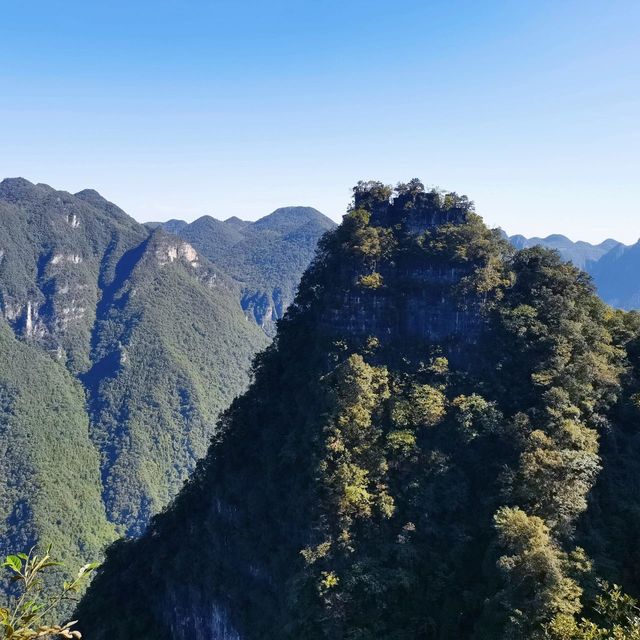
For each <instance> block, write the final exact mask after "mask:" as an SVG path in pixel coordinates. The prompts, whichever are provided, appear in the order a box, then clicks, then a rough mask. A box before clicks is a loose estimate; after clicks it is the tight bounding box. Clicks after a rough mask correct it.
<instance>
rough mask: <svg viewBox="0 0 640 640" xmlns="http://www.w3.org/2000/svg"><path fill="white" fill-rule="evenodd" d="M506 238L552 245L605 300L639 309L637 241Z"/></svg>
mask: <svg viewBox="0 0 640 640" xmlns="http://www.w3.org/2000/svg"><path fill="white" fill-rule="evenodd" d="M505 237H506V234H505ZM509 241H510V242H511V244H513V246H514V247H516V248H517V249H523V248H526V247H534V246H543V247H547V248H548V249H555V250H556V251H558V253H560V255H561V256H562V258H563V259H564V260H570V261H571V262H572V263H573V264H574V265H575V266H576V267H579V268H580V269H584V270H585V271H586V272H587V273H588V274H590V275H591V276H592V278H593V281H594V283H595V285H596V289H597V291H598V295H599V296H600V297H601V298H602V299H603V300H604V301H605V302H606V303H607V304H610V305H612V306H613V307H617V308H619V309H626V310H628V311H629V310H631V309H640V242H638V243H637V244H634V245H631V246H625V245H624V244H622V243H621V242H618V241H617V240H611V239H609V240H605V241H604V242H601V243H600V244H597V245H592V244H589V243H588V242H580V241H579V242H572V241H571V240H569V238H567V237H566V236H561V235H551V236H548V237H546V238H525V237H524V236H520V235H517V236H511V237H510V238H509Z"/></svg>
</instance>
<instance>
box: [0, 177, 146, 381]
mask: <svg viewBox="0 0 640 640" xmlns="http://www.w3.org/2000/svg"><path fill="white" fill-rule="evenodd" d="M146 236H147V232H146V230H145V229H144V227H142V225H139V224H138V223H137V222H135V221H134V220H133V219H131V218H129V216H127V215H126V214H125V213H124V212H123V211H122V210H120V209H119V208H118V207H116V206H115V205H113V204H111V203H109V202H107V201H106V200H104V198H102V197H100V196H99V195H98V194H97V193H96V192H92V191H85V192H81V193H80V194H77V195H75V196H73V195H71V194H69V193H66V192H63V191H55V190H54V189H52V188H51V187H49V186H47V185H42V184H39V185H34V184H31V183H30V182H28V181H27V180H24V179H22V178H15V179H7V180H3V181H2V182H1V183H0V254H1V255H2V258H1V259H0V312H1V314H2V317H4V318H5V319H6V320H7V321H8V322H9V324H10V325H11V326H12V327H13V329H14V331H16V333H17V334H19V335H21V336H22V337H24V338H25V339H26V340H28V341H31V342H33V343H35V344H37V345H38V346H40V347H41V348H44V349H45V350H47V351H49V352H51V353H53V354H55V356H56V357H57V358H58V359H59V360H60V361H61V362H62V363H63V364H66V365H67V366H68V368H69V369H70V370H71V371H72V372H74V373H78V372H82V371H86V369H87V368H88V367H89V366H90V350H91V346H90V345H91V331H92V328H93V323H94V320H95V310H96V306H97V303H98V300H99V298H100V291H101V288H102V287H104V286H105V285H108V283H109V282H110V281H111V279H112V278H113V276H114V269H115V265H116V263H117V262H118V260H119V259H120V258H121V257H122V255H123V254H124V253H125V252H126V251H128V250H130V249H131V248H133V247H134V246H137V245H138V244H139V243H140V242H142V241H143V240H144V238H145V237H146Z"/></svg>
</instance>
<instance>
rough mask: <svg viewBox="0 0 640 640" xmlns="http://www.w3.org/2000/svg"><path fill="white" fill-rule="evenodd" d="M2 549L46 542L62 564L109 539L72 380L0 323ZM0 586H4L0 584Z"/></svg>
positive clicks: (94, 553) (80, 559) (93, 456)
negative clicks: (55, 552)
mask: <svg viewBox="0 0 640 640" xmlns="http://www.w3.org/2000/svg"><path fill="white" fill-rule="evenodd" d="M0 455H1V456H2V465H0V540H1V541H2V542H1V546H2V550H3V551H7V550H15V549H27V550H28V549H29V548H30V547H31V546H33V545H34V544H36V543H40V542H41V541H47V543H48V544H52V545H53V546H54V547H55V548H56V551H57V553H58V557H59V558H60V560H62V561H63V562H67V563H69V564H70V565H71V566H80V565H82V564H84V563H86V562H89V561H92V560H93V559H94V558H96V557H100V556H101V554H102V552H103V548H104V546H105V545H106V544H107V543H108V542H111V541H112V540H113V539H114V537H115V530H114V527H113V525H112V524H110V523H109V522H108V521H107V517H106V514H105V509H104V505H103V503H102V500H101V493H102V487H101V484H100V461H99V457H98V454H97V452H96V450H95V448H94V446H93V444H92V442H91V438H90V434H89V421H88V419H87V413H86V410H85V402H84V394H83V392H82V388H81V386H80V384H79V383H78V381H77V380H74V378H73V376H72V375H71V374H70V373H69V372H68V371H67V370H66V369H65V368H64V367H63V366H62V365H60V364H58V363H56V362H54V361H53V360H52V359H51V358H50V357H49V356H47V355H46V354H44V353H42V351H41V350H40V349H38V348H36V347H34V346H31V345H28V344H25V343H24V342H22V341H19V340H17V339H16V337H15V336H14V334H13V332H12V331H11V329H10V328H9V326H8V325H7V324H6V322H5V321H4V320H0ZM2 586H3V587H4V586H5V585H2Z"/></svg>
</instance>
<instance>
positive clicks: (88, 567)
mask: <svg viewBox="0 0 640 640" xmlns="http://www.w3.org/2000/svg"><path fill="white" fill-rule="evenodd" d="M99 566H100V563H99V562H91V563H89V564H85V565H84V566H83V567H80V571H78V579H80V578H82V577H84V576H85V575H87V574H88V573H91V571H93V570H94V569H97V568H98V567H99Z"/></svg>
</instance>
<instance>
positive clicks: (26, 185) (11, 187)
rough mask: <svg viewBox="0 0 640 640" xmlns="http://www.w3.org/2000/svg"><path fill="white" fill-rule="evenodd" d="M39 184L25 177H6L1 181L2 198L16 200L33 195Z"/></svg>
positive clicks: (0, 191)
mask: <svg viewBox="0 0 640 640" xmlns="http://www.w3.org/2000/svg"><path fill="white" fill-rule="evenodd" d="M39 186H40V185H35V184H33V182H29V180H27V179H25V178H5V179H4V180H3V181H2V182H0V199H2V200H6V201H8V202H15V201H18V200H21V199H23V198H25V197H29V196H32V195H33V194H34V193H35V192H36V191H37V190H38V187H39ZM43 186H44V185H43Z"/></svg>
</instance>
